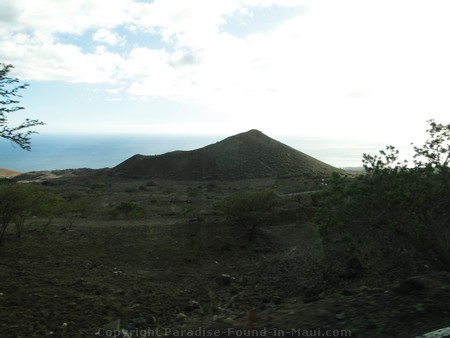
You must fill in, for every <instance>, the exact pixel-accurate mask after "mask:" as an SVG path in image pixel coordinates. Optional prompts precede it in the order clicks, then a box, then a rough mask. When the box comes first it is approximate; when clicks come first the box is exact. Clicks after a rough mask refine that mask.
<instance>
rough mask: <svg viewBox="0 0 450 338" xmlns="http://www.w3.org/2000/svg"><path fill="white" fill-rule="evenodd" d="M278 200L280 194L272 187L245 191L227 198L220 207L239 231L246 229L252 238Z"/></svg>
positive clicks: (246, 232)
mask: <svg viewBox="0 0 450 338" xmlns="http://www.w3.org/2000/svg"><path fill="white" fill-rule="evenodd" d="M278 200H279V197H278V195H277V194H276V193H275V191H273V190H272V189H265V190H259V191H244V192H239V193H236V194H233V195H231V196H229V197H227V198H225V199H224V200H223V201H221V202H220V203H219V206H218V207H219V209H220V210H221V211H222V212H223V213H224V214H225V215H227V217H228V218H229V220H230V221H231V222H232V223H233V224H234V225H235V226H236V230H237V231H238V232H241V231H244V232H245V235H247V236H248V238H249V239H250V240H252V239H254V237H255V231H256V228H257V226H258V225H259V224H260V223H262V222H263V220H264V218H266V217H267V215H268V214H270V212H271V211H272V209H273V208H274V207H275V206H276V204H277V202H278Z"/></svg>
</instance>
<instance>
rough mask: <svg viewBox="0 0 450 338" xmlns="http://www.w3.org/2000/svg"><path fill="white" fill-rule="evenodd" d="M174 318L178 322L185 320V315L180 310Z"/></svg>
mask: <svg viewBox="0 0 450 338" xmlns="http://www.w3.org/2000/svg"><path fill="white" fill-rule="evenodd" d="M176 320H177V321H178V322H185V321H186V320H187V316H186V314H184V313H183V312H180V313H179V314H177V316H176Z"/></svg>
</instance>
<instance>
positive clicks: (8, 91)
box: [0, 63, 44, 150]
mask: <svg viewBox="0 0 450 338" xmlns="http://www.w3.org/2000/svg"><path fill="white" fill-rule="evenodd" d="M12 68H14V66H13V65H9V64H8V65H7V64H4V63H0V96H1V100H0V137H2V138H5V139H7V140H10V141H11V142H13V143H16V144H18V145H19V146H20V147H21V148H22V149H25V150H30V149H31V139H30V136H31V135H32V134H35V133H36V131H32V130H27V129H28V128H31V127H35V126H39V125H43V124H44V123H43V122H41V121H39V120H31V119H26V120H25V121H24V122H22V123H21V124H20V125H18V126H16V127H11V126H9V121H8V115H9V114H11V113H13V112H16V111H19V110H23V109H25V108H24V107H22V106H18V104H19V100H18V98H20V97H21V95H19V91H20V90H22V89H25V88H27V87H28V84H20V80H19V79H17V78H12V77H9V76H8V74H9V72H10V71H11V69H12Z"/></svg>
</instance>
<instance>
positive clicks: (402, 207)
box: [318, 120, 450, 270]
mask: <svg viewBox="0 0 450 338" xmlns="http://www.w3.org/2000/svg"><path fill="white" fill-rule="evenodd" d="M427 132H428V134H429V137H430V138H429V140H427V141H426V142H425V144H424V145H423V146H422V147H416V146H415V147H414V150H415V155H414V160H413V162H412V163H409V162H408V161H403V162H401V161H399V159H398V156H399V152H398V150H396V149H395V147H393V146H388V147H386V150H382V151H380V153H379V155H375V156H371V155H367V154H364V155H363V164H364V167H365V170H366V174H365V175H361V176H359V177H356V178H350V177H348V176H342V175H338V174H335V176H334V177H333V179H332V180H331V181H330V185H329V189H328V191H327V192H326V193H324V194H323V195H322V201H321V204H322V206H321V208H320V211H319V215H318V220H319V223H320V233H321V236H322V240H323V244H324V249H325V252H326V253H328V258H329V260H330V261H335V262H337V260H341V261H343V260H345V259H343V258H344V257H347V258H348V257H351V256H357V257H359V258H361V259H363V260H365V261H366V264H371V263H373V262H374V260H376V257H378V259H379V260H380V262H384V261H386V260H387V259H389V260H394V261H395V260H396V259H397V258H398V257H399V253H400V252H412V253H414V254H415V255H419V256H420V257H422V258H424V259H426V260H428V261H430V262H433V263H436V264H437V265H439V266H440V267H441V268H444V269H447V270H450V212H449V209H448V206H449V205H450V189H449V186H450V175H449V167H448V166H449V161H450V124H448V125H442V124H438V123H435V122H434V121H433V120H431V121H430V128H429V129H428V130H427Z"/></svg>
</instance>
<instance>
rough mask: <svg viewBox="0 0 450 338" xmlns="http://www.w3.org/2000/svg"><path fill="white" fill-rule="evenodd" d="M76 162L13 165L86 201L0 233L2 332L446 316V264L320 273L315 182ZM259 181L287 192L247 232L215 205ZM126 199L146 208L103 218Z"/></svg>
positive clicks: (300, 330)
mask: <svg viewBox="0 0 450 338" xmlns="http://www.w3.org/2000/svg"><path fill="white" fill-rule="evenodd" d="M82 173H83V175H86V176H80V173H77V172H73V171H67V172H65V171H61V172H57V173H56V174H55V173H52V175H56V176H58V177H59V178H56V179H55V178H54V177H53V176H48V173H46V175H43V174H42V173H34V174H29V175H25V176H23V181H22V183H23V182H25V181H26V182H29V181H34V182H38V183H39V184H40V185H41V186H42V187H44V188H45V189H47V190H48V191H50V192H53V193H57V194H63V195H64V196H65V198H69V199H71V200H72V201H77V200H78V201H84V203H83V206H84V207H83V208H84V209H83V210H84V211H83V212H82V213H80V214H78V215H76V218H75V219H74V218H71V219H67V218H61V219H53V220H52V222H51V224H50V225H49V226H46V227H43V226H42V225H43V224H47V225H48V224H49V223H48V220H45V219H39V218H38V219H33V218H31V219H30V221H29V226H28V228H27V230H26V231H25V232H24V233H23V236H22V238H17V237H16V235H15V233H14V231H11V232H10V233H8V234H7V236H6V238H5V240H4V245H3V246H1V247H0V318H1V320H0V337H8V338H14V337H17V338H18V337H22V338H28V337H48V336H50V337H101V336H103V337H109V336H111V337H114V336H115V337H119V336H123V337H125V336H127V335H128V337H154V336H157V335H161V336H164V335H165V336H175V337H189V336H197V337H205V336H212V335H215V334H217V335H219V336H222V337H232V336H241V337H243V336H260V337H281V336H287V337H320V336H323V337H326V336H336V337H345V336H351V337H400V338H401V337H416V336H420V335H422V334H424V333H426V332H429V331H433V330H436V329H439V328H443V327H448V326H450V274H449V273H447V272H442V271H438V270H433V269H432V268H430V267H428V266H425V265H424V264H422V263H420V262H417V264H416V265H415V266H414V267H412V266H410V265H408V266H406V265H405V266H395V265H393V264H389V262H386V268H385V269H384V270H383V269H381V270H378V272H375V271H370V270H364V269H362V270H360V271H357V272H358V273H357V274H354V276H353V278H349V276H350V275H349V274H348V273H347V274H343V276H345V275H346V276H347V277H342V276H341V277H339V276H335V275H333V276H330V275H329V274H327V273H325V272H326V269H325V268H324V266H323V262H322V258H323V257H322V249H321V244H320V240H319V237H318V234H317V229H316V226H315V225H314V223H312V222H311V220H312V217H311V215H312V214H310V213H309V211H308V210H309V209H308V208H309V207H311V199H310V198H309V197H310V196H309V195H308V193H305V191H315V190H317V189H320V188H321V185H322V184H323V183H322V182H314V181H304V180H301V181H300V180H281V181H274V180H272V181H261V180H246V181H230V182H206V183H205V182H194V183H192V182H171V181H167V180H148V179H141V180H136V179H133V180H124V179H121V178H114V177H108V176H105V175H98V174H97V173H94V174H92V175H91V172H90V171H86V173H85V172H84V171H82ZM89 175H90V176H89ZM18 177H21V176H18ZM268 186H269V187H273V188H274V189H277V192H278V193H279V194H280V195H282V196H284V198H285V200H284V202H283V208H281V209H278V210H277V211H276V213H275V214H276V215H275V216H274V219H270V220H269V219H268V220H266V221H264V222H263V224H260V226H259V230H258V234H257V236H256V239H255V240H254V241H248V240H247V239H246V238H243V237H241V236H238V235H237V234H236V228H233V227H232V226H230V224H229V223H228V222H226V220H225V219H224V217H223V216H221V215H220V214H218V213H217V212H215V211H214V208H215V207H214V205H215V203H216V202H217V201H218V200H220V198H222V197H223V196H227V195H229V194H231V193H233V192H236V191H241V190H246V189H249V188H253V189H255V188H263V187H268ZM123 201H138V202H139V205H140V206H141V207H142V210H140V213H139V214H138V215H134V216H133V217H131V216H130V217H124V215H119V216H117V215H115V214H114V215H113V214H112V213H111V210H115V209H114V208H115V206H117V205H120V203H121V202H123ZM86 202H87V203H86ZM300 206H301V212H299V211H298V210H300V209H299V207H300ZM85 213H86V215H85ZM379 271H384V272H383V273H380V272H379ZM202 330H203V331H202ZM214 330H218V331H214ZM441 336H443V335H441Z"/></svg>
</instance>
